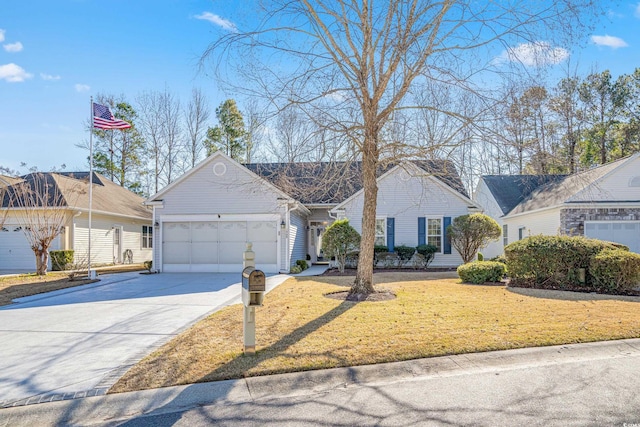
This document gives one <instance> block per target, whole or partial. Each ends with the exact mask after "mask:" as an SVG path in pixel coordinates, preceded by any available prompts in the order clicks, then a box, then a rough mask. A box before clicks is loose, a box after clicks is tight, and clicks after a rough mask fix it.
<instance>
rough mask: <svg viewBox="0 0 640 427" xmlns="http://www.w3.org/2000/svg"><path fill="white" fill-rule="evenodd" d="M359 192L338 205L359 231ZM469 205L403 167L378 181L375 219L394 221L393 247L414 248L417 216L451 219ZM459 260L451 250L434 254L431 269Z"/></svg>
mask: <svg viewBox="0 0 640 427" xmlns="http://www.w3.org/2000/svg"><path fill="white" fill-rule="evenodd" d="M363 203H364V196H363V193H359V194H358V195H357V196H356V197H354V198H353V199H351V200H350V201H348V202H347V203H345V204H344V205H342V206H341V207H344V209H345V216H346V217H347V218H348V219H349V223H350V224H351V225H352V226H353V227H354V228H355V229H356V230H358V232H360V233H361V232H362V207H363ZM469 205H470V203H469V202H465V200H464V199H463V198H462V197H458V196H457V195H456V194H454V192H453V190H450V189H449V188H448V187H447V186H446V185H445V184H443V183H441V182H440V181H439V180H437V179H436V178H431V177H428V176H412V175H410V173H409V172H407V171H406V170H404V169H403V168H397V169H395V170H394V172H392V173H390V174H388V175H386V176H384V177H383V178H381V179H380V180H379V181H378V200H377V212H376V215H377V217H378V218H382V217H386V218H395V245H396V246H398V245H407V246H417V245H418V217H427V218H434V217H435V218H438V217H439V218H444V217H451V219H453V218H455V217H457V216H460V215H465V214H467V213H469V209H468V208H469ZM460 264H462V258H460V255H459V254H458V253H457V252H456V250H455V249H453V248H452V253H451V254H442V253H440V254H436V256H435V258H434V261H433V263H432V264H431V265H432V266H434V267H436V266H457V265H460Z"/></svg>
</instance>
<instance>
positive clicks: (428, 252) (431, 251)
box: [416, 245, 438, 268]
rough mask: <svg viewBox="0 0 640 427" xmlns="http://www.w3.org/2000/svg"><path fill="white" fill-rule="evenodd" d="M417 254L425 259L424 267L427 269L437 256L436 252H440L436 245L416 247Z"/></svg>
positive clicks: (423, 261)
mask: <svg viewBox="0 0 640 427" xmlns="http://www.w3.org/2000/svg"><path fill="white" fill-rule="evenodd" d="M416 252H418V253H419V254H420V255H422V256H423V257H424V259H423V260H422V264H423V265H422V267H423V268H427V267H428V266H429V264H431V261H433V258H434V257H435V256H436V252H438V247H437V246H434V245H418V246H417V247H416Z"/></svg>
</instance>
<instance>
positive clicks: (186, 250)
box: [162, 221, 278, 272]
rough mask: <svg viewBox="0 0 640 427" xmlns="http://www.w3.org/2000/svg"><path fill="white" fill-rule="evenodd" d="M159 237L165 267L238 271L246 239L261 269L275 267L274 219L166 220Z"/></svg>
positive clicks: (168, 269)
mask: <svg viewBox="0 0 640 427" xmlns="http://www.w3.org/2000/svg"><path fill="white" fill-rule="evenodd" d="M162 237H163V238H162V240H163V245H162V248H163V249H162V250H163V255H162V263H163V265H164V267H163V270H164V271H175V272H178V271H182V272H216V271H219V272H237V271H240V270H241V269H242V261H243V260H242V258H243V253H244V251H245V250H246V243H247V242H248V241H249V242H252V243H253V251H254V252H255V253H256V262H257V264H258V265H259V266H261V267H262V269H264V270H265V271H267V272H276V271H277V270H278V268H277V240H278V224H277V222H276V221H193V222H177V223H169V222H168V223H165V224H163V236H162Z"/></svg>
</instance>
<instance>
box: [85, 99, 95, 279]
mask: <svg viewBox="0 0 640 427" xmlns="http://www.w3.org/2000/svg"><path fill="white" fill-rule="evenodd" d="M89 104H90V107H91V116H90V117H91V128H90V129H89V245H88V251H87V255H88V260H87V264H88V268H87V277H88V278H89V279H91V207H92V206H91V205H92V203H93V125H94V123H93V96H90V97H89Z"/></svg>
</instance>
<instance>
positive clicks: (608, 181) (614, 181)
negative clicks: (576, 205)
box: [569, 156, 640, 202]
mask: <svg viewBox="0 0 640 427" xmlns="http://www.w3.org/2000/svg"><path fill="white" fill-rule="evenodd" d="M638 185H640V156H636V157H635V158H632V159H629V161H628V162H627V163H625V164H624V165H623V166H620V167H618V168H616V169H614V170H613V171H612V172H611V174H610V175H609V176H606V177H605V178H604V179H602V180H600V181H598V182H595V183H593V184H591V185H590V186H588V187H587V188H586V189H584V190H583V191H580V192H579V193H577V194H576V195H574V196H573V197H571V198H570V199H569V201H571V202H577V201H582V202H585V201H586V202H589V201H592V200H599V201H604V200H611V201H638V200H640V186H638Z"/></svg>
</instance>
